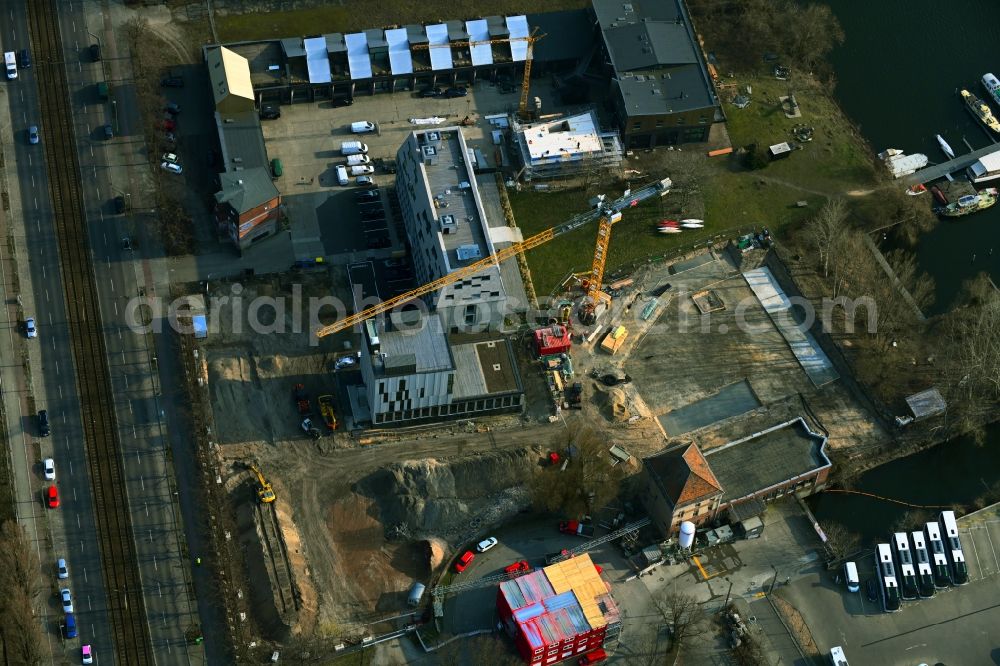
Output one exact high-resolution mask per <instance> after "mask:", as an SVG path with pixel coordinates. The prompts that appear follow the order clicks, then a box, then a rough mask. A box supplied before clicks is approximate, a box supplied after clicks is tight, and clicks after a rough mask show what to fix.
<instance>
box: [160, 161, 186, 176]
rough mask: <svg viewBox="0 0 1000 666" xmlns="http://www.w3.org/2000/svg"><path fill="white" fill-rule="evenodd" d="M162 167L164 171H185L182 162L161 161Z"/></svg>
mask: <svg viewBox="0 0 1000 666" xmlns="http://www.w3.org/2000/svg"><path fill="white" fill-rule="evenodd" d="M160 168H161V169H163V170H164V171H169V172H170V173H183V172H184V167H182V166H181V165H180V164H174V163H173V162H161V163H160Z"/></svg>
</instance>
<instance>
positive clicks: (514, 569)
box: [503, 560, 531, 574]
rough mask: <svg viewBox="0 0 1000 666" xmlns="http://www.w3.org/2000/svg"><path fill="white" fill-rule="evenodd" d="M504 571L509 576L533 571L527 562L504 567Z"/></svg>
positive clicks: (522, 561)
mask: <svg viewBox="0 0 1000 666" xmlns="http://www.w3.org/2000/svg"><path fill="white" fill-rule="evenodd" d="M503 570H504V573H508V574H520V573H528V572H529V571H531V565H530V564H528V562H527V560H521V561H520V562H514V564H511V565H510V566H506V567H504V568H503Z"/></svg>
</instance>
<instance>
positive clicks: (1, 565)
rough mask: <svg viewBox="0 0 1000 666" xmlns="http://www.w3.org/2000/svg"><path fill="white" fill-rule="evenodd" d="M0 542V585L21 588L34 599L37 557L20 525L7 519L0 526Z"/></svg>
mask: <svg viewBox="0 0 1000 666" xmlns="http://www.w3.org/2000/svg"><path fill="white" fill-rule="evenodd" d="M0 544H2V547H0V585H2V586H3V588H5V589H8V590H10V589H18V590H21V591H23V592H24V594H25V595H26V596H27V597H28V599H34V598H35V597H36V596H38V592H39V589H40V581H39V579H38V572H39V564H38V557H37V556H36V554H35V551H34V550H32V549H31V545H30V544H29V542H28V537H27V535H26V534H25V533H24V529H23V528H22V527H21V525H20V524H18V523H17V522H16V521H13V520H8V521H7V522H5V523H4V524H3V525H2V526H0ZM0 596H2V595H0ZM2 604H3V601H2V600H0V605H2Z"/></svg>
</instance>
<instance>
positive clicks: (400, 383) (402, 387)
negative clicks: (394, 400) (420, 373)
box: [399, 379, 406, 391]
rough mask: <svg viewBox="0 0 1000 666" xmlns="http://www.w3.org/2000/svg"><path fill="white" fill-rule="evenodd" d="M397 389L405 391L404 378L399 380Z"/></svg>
mask: <svg viewBox="0 0 1000 666" xmlns="http://www.w3.org/2000/svg"><path fill="white" fill-rule="evenodd" d="M399 390H400V391H405V390H406V380H405V379H400V380H399Z"/></svg>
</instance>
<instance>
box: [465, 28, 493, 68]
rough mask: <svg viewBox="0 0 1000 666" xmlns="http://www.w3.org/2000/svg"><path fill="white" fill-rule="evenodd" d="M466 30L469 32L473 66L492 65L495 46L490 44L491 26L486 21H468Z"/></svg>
mask: <svg viewBox="0 0 1000 666" xmlns="http://www.w3.org/2000/svg"><path fill="white" fill-rule="evenodd" d="M465 29H466V30H467V31H468V32H469V42H470V46H469V52H470V53H471V55H472V64H473V65H474V66H479V65H492V64H493V46H492V45H491V44H490V43H489V38H490V26H489V25H488V24H487V23H486V19H476V20H475V21H466V22H465ZM476 42H480V43H478V44H477V43H476Z"/></svg>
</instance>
